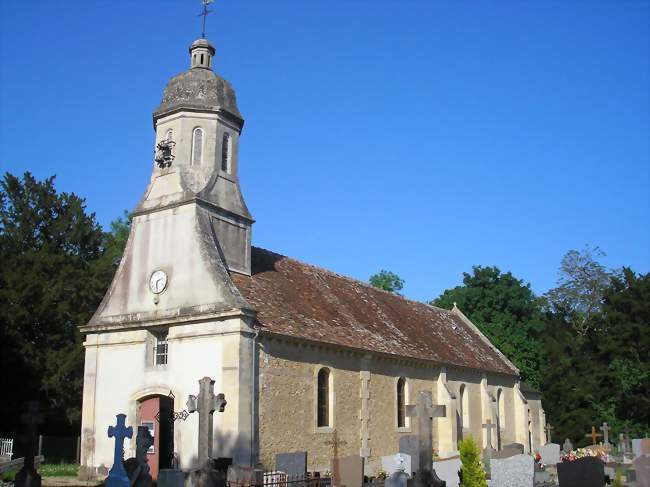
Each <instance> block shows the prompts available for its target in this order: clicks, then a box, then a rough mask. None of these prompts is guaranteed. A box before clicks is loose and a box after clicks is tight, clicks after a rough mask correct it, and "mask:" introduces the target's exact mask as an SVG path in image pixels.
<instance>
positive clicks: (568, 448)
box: [562, 438, 573, 453]
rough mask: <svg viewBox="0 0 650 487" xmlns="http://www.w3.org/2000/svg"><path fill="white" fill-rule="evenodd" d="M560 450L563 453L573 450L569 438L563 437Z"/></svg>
mask: <svg viewBox="0 0 650 487" xmlns="http://www.w3.org/2000/svg"><path fill="white" fill-rule="evenodd" d="M562 451H563V452H564V453H569V452H570V451H573V443H571V440H570V439H568V438H567V439H565V440H564V445H562Z"/></svg>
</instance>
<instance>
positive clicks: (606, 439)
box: [600, 423, 612, 446]
mask: <svg viewBox="0 0 650 487" xmlns="http://www.w3.org/2000/svg"><path fill="white" fill-rule="evenodd" d="M611 429H612V428H610V427H609V425H608V424H607V423H603V425H602V426H601V427H600V431H602V432H603V445H604V446H609V430H611Z"/></svg>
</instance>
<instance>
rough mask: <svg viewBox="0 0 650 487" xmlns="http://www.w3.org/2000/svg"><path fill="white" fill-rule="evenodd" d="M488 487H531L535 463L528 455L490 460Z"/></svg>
mask: <svg viewBox="0 0 650 487" xmlns="http://www.w3.org/2000/svg"><path fill="white" fill-rule="evenodd" d="M490 467H491V475H492V481H491V482H490V487H533V483H534V480H535V461H534V460H533V457H532V456H530V455H515V456H513V457H510V458H502V459H492V462H491V465H490Z"/></svg>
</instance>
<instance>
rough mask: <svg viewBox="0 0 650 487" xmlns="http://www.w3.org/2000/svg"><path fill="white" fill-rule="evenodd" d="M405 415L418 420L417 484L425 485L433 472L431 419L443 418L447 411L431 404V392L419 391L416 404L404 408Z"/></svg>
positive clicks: (443, 407) (442, 407)
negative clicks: (423, 483)
mask: <svg viewBox="0 0 650 487" xmlns="http://www.w3.org/2000/svg"><path fill="white" fill-rule="evenodd" d="M406 414H407V416H409V417H411V418H413V417H416V416H417V418H418V457H419V469H418V470H419V472H418V474H419V475H418V480H419V483H422V482H425V483H426V480H427V478H428V477H429V476H431V472H432V471H433V418H444V417H445V416H446V415H447V409H446V407H445V406H440V405H434V404H433V399H432V395H431V391H420V394H418V400H417V403H416V404H415V405H411V404H409V405H408V406H406ZM420 472H422V473H423V474H420ZM427 472H428V473H427Z"/></svg>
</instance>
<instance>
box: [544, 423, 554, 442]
mask: <svg viewBox="0 0 650 487" xmlns="http://www.w3.org/2000/svg"><path fill="white" fill-rule="evenodd" d="M544 431H545V432H546V443H550V442H551V431H553V426H551V424H550V423H546V426H544Z"/></svg>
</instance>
